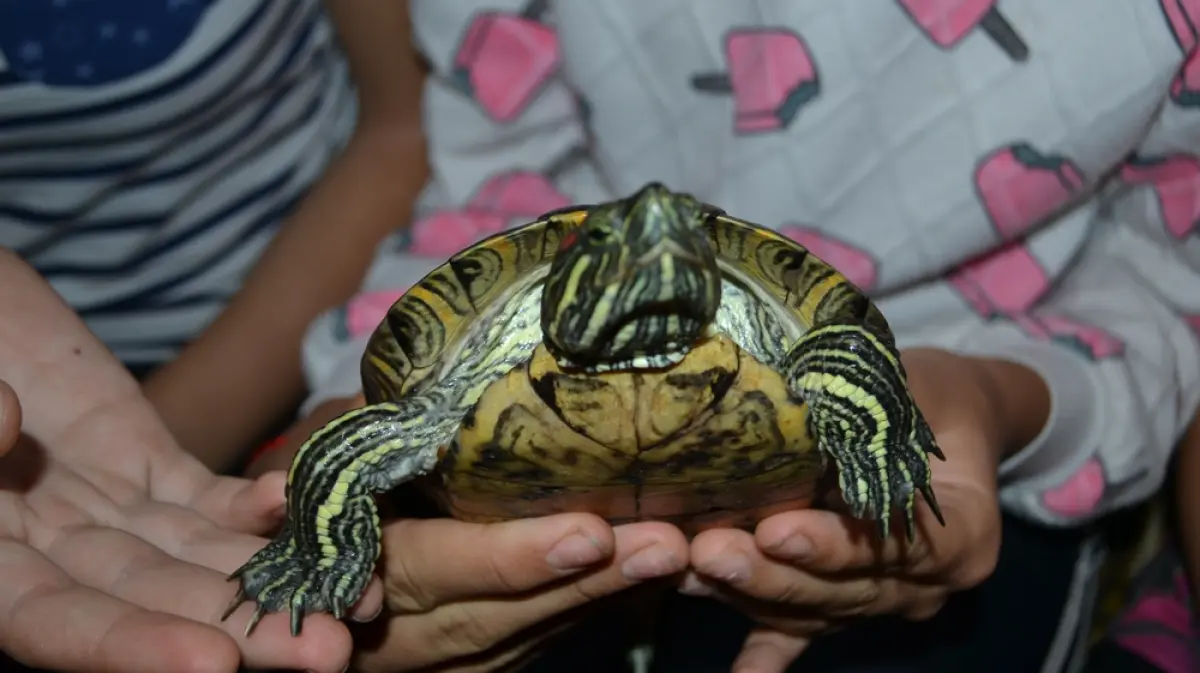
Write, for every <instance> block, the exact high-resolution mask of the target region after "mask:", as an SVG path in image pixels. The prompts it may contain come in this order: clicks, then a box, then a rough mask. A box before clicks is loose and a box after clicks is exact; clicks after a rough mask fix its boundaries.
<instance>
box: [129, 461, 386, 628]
mask: <svg viewBox="0 0 1200 673" xmlns="http://www.w3.org/2000/svg"><path fill="white" fill-rule="evenodd" d="M285 478H286V477H285ZM124 530H125V531H126V532H128V533H131V534H133V535H136V536H138V537H139V538H141V539H143V540H145V541H147V542H149V543H150V544H152V545H154V546H156V547H158V548H159V549H162V550H163V551H165V552H166V553H168V554H170V555H171V556H173V557H175V558H177V559H181V560H184V561H187V562H189V563H194V564H196V565H200V566H203V567H205V568H211V569H213V570H216V571H217V572H218V573H220V574H221V576H222V577H228V576H229V574H230V573H232V572H233V571H234V570H236V569H237V568H238V567H239V566H241V565H242V564H243V563H245V562H246V559H248V558H250V557H251V556H252V555H253V554H254V553H255V552H257V551H258V550H259V549H261V548H262V547H263V545H265V544H266V540H264V539H263V538H261V537H258V536H256V535H249V534H245V533H237V532H231V531H226V530H222V529H219V528H217V527H216V526H215V525H214V524H213V523H212V522H211V521H209V520H207V519H204V518H202V517H199V516H196V515H195V514H194V513H193V512H192V511H190V510H188V509H186V508H183V507H179V506H175V505H169V504H163V503H149V504H145V505H142V506H140V507H134V508H131V509H129V510H127V512H126V520H125V527H124ZM233 586H234V585H232V584H230V585H229V587H231V588H230V589H229V590H230V591H232V590H233V589H232V587H233ZM382 610H383V585H382V584H381V583H380V581H379V579H378V578H372V580H371V582H370V583H369V584H368V585H367V588H366V589H365V590H364V591H363V595H362V596H361V597H360V598H359V599H358V601H357V602H356V603H355V604H354V606H352V607H351V608H350V610H349V611H348V612H347V616H348V617H349V618H350V619H353V620H354V621H357V622H369V621H371V620H373V619H374V618H375V617H377V616H378V615H379V613H380V612H381V611H382ZM231 619H232V617H231Z"/></svg>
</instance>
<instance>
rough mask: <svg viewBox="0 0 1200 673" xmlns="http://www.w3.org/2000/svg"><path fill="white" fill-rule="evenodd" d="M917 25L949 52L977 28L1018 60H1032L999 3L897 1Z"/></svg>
mask: <svg viewBox="0 0 1200 673" xmlns="http://www.w3.org/2000/svg"><path fill="white" fill-rule="evenodd" d="M896 1H897V2H898V3H899V4H900V7H902V8H903V9H904V11H905V13H907V14H908V15H909V16H910V17H912V20H913V22H914V23H916V24H917V26H919V27H920V28H921V30H922V31H924V33H925V34H926V35H927V36H929V39H930V40H931V41H933V43H934V44H936V45H937V46H938V47H940V48H942V49H949V48H951V47H953V46H955V45H956V44H958V43H959V42H961V41H962V40H963V38H965V37H966V36H967V35H970V34H971V33H972V32H973V31H974V30H975V29H976V28H978V29H980V30H982V31H983V32H984V34H986V35H987V36H988V37H990V38H991V39H992V41H993V42H995V43H996V44H997V45H998V46H999V47H1000V48H1001V49H1003V50H1004V53H1006V54H1008V57H1009V58H1011V59H1012V60H1014V61H1024V60H1026V59H1028V58H1029V47H1028V46H1027V45H1026V44H1025V41H1024V40H1022V39H1021V36H1020V35H1019V34H1018V33H1017V31H1016V29H1014V28H1013V27H1012V24H1010V23H1009V22H1008V19H1006V18H1004V15H1003V14H1001V13H1000V10H998V9H996V0H896Z"/></svg>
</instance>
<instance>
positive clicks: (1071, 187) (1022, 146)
mask: <svg viewBox="0 0 1200 673" xmlns="http://www.w3.org/2000/svg"><path fill="white" fill-rule="evenodd" d="M1083 183H1084V180H1083V176H1082V175H1081V173H1080V171H1079V169H1078V168H1077V167H1076V166H1075V164H1074V163H1072V162H1071V161H1070V160H1068V159H1065V158H1063V157H1060V156H1052V155H1044V154H1042V153H1040V152H1038V151H1037V150H1036V149H1034V148H1033V147H1032V146H1030V145H1029V144H1027V143H1015V144H1013V145H1009V146H1007V147H1003V148H1001V149H999V150H996V151H995V152H992V153H991V154H989V155H988V156H986V157H984V159H983V161H981V162H979V165H978V166H977V167H976V169H975V189H976V191H977V192H978V195H979V199H980V201H981V202H982V203H983V207H984V209H985V210H986V211H987V213H988V217H989V218H990V219H991V221H992V226H994V227H995V228H996V232H997V233H999V234H1000V237H1001V238H1002V239H1003V240H1012V239H1014V238H1016V237H1018V236H1020V235H1021V234H1023V233H1025V231H1027V230H1028V229H1029V228H1030V227H1033V226H1035V225H1037V224H1038V223H1040V222H1041V221H1042V220H1043V219H1044V218H1046V217H1047V216H1049V215H1051V214H1053V213H1054V212H1055V211H1056V210H1058V209H1059V208H1062V207H1063V206H1065V205H1066V204H1067V203H1068V202H1069V201H1070V200H1071V198H1072V197H1073V196H1074V195H1075V193H1076V192H1078V191H1079V190H1080V189H1081V188H1082V187H1083Z"/></svg>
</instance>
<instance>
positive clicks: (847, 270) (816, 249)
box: [779, 225, 878, 291]
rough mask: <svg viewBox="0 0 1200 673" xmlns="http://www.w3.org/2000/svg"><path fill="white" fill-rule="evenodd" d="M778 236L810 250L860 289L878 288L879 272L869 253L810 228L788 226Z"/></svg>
mask: <svg viewBox="0 0 1200 673" xmlns="http://www.w3.org/2000/svg"><path fill="white" fill-rule="evenodd" d="M779 233H781V234H783V235H784V236H787V237H788V238H790V239H792V240H793V241H796V242H797V243H799V244H800V245H803V246H804V247H806V248H808V250H809V251H810V252H812V254H814V255H816V256H817V257H818V258H820V259H821V260H822V261H824V262H826V263H827V264H829V265H830V266H832V267H833V268H835V269H837V270H838V271H840V272H841V274H842V275H843V276H845V277H846V278H848V279H849V280H850V282H851V283H854V284H855V285H857V286H858V287H859V288H860V289H862V290H867V291H869V290H871V289H873V288H874V287H875V281H876V279H877V276H878V271H877V267H876V264H875V259H874V258H873V257H872V256H871V255H870V254H869V253H867V252H864V251H863V250H860V249H858V248H856V247H854V246H852V245H850V244H848V243H844V242H842V241H839V240H837V239H836V238H832V237H830V236H827V235H826V234H824V233H822V232H820V231H818V230H816V229H813V228H811V227H800V226H795V225H789V226H784V227H780V229H779Z"/></svg>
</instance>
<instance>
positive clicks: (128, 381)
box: [0, 250, 139, 440]
mask: <svg viewBox="0 0 1200 673" xmlns="http://www.w3.org/2000/svg"><path fill="white" fill-rule="evenodd" d="M0 380H3V381H5V382H7V383H8V385H9V386H11V387H12V389H13V390H14V391H15V392H16V393H17V397H18V398H19V399H20V400H21V404H22V406H23V408H24V410H25V414H24V418H23V423H22V427H23V429H24V431H25V432H27V433H28V434H30V435H32V436H34V437H37V438H39V439H43V440H48V439H50V438H52V437H53V436H54V435H56V434H57V433H58V432H60V431H62V430H63V429H64V428H66V427H67V426H68V425H69V424H71V423H72V422H73V421H75V420H76V419H78V418H82V417H83V416H85V415H87V414H88V413H91V412H93V411H95V410H97V409H101V408H105V407H112V406H116V405H118V404H122V403H125V402H128V401H129V400H130V398H131V397H136V396H138V394H139V391H138V387H137V383H136V382H135V381H134V380H133V378H132V377H131V376H129V374H128V373H127V372H126V370H125V368H124V367H123V366H122V365H121V363H120V362H118V361H117V359H116V358H115V357H113V355H112V354H111V353H109V351H108V350H107V349H106V348H105V347H104V346H103V344H101V343H100V341H99V340H98V339H96V337H95V336H94V335H93V334H92V333H91V332H90V331H88V329H87V327H86V326H85V325H84V323H83V321H82V320H80V319H79V318H78V316H76V315H75V314H74V312H73V311H71V309H70V308H69V307H68V306H67V305H66V304H65V303H64V302H63V300H62V299H61V298H60V297H59V296H58V295H57V294H56V293H55V292H54V290H53V289H52V288H51V287H50V286H49V285H47V284H46V282H45V281H44V280H43V279H42V277H41V276H40V275H38V273H37V272H36V271H34V270H33V269H32V268H30V267H29V266H28V265H27V264H25V263H24V262H23V261H21V260H20V259H19V258H18V257H17V256H16V255H14V254H13V253H11V252H9V251H7V250H0Z"/></svg>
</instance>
